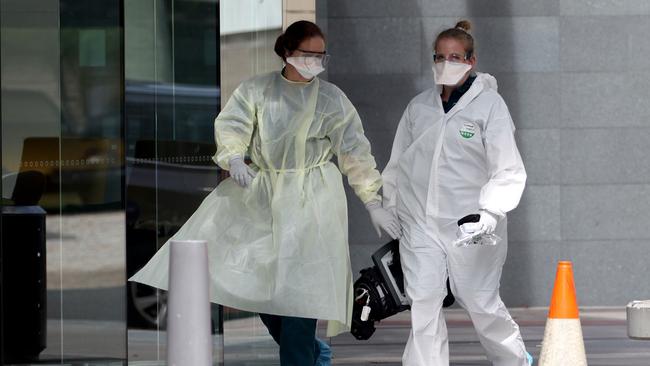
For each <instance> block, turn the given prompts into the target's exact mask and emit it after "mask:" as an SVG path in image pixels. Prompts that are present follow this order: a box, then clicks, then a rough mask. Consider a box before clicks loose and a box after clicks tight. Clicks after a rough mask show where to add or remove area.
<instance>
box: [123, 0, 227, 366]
mask: <svg viewBox="0 0 650 366" xmlns="http://www.w3.org/2000/svg"><path fill="white" fill-rule="evenodd" d="M124 42H125V43H124V46H125V52H124V60H125V155H126V190H125V205H126V268H127V271H126V273H127V277H130V276H132V275H133V274H135V273H136V272H137V271H138V270H139V269H140V268H142V267H143V266H144V265H145V264H146V263H147V262H148V261H149V259H151V257H152V256H153V255H154V254H155V253H156V251H157V250H158V249H159V248H160V247H161V246H162V245H163V244H164V243H165V242H166V241H167V240H168V239H169V238H170V237H171V236H172V235H173V234H174V233H176V231H178V229H179V228H180V227H181V226H182V225H183V223H184V222H185V221H186V220H187V219H188V218H189V217H190V216H191V215H192V213H193V212H194V211H195V210H196V208H197V207H198V206H199V204H200V203H201V201H202V200H203V199H204V198H205V196H207V195H208V193H210V192H211V191H212V190H213V189H214V188H215V187H216V186H217V184H218V183H219V181H220V179H221V177H222V175H223V174H222V172H221V171H220V170H219V168H218V167H217V166H216V165H215V164H214V162H213V161H212V155H213V154H214V152H215V150H216V146H215V143H214V137H213V136H214V133H213V121H214V118H215V117H216V115H217V114H218V113H219V110H220V107H221V104H220V100H221V99H220V95H221V89H220V74H219V59H220V57H219V4H218V2H217V1H212V0H125V1H124ZM126 286H127V291H126V296H127V313H128V326H129V331H128V354H129V361H130V362H131V363H132V364H136V365H137V364H139V363H142V364H147V365H151V364H164V360H165V355H166V337H167V335H166V315H167V311H166V310H167V293H166V292H165V291H161V290H158V289H155V288H152V287H149V286H146V285H142V284H139V283H135V282H128V283H127V285H126ZM212 308H213V321H212V329H213V334H214V337H213V340H214V342H213V343H214V347H213V349H214V355H215V363H218V362H220V361H221V359H222V357H221V354H222V352H223V348H222V342H223V338H222V336H221V334H222V327H221V317H220V314H221V311H220V309H219V307H218V306H216V305H213V307H212Z"/></svg>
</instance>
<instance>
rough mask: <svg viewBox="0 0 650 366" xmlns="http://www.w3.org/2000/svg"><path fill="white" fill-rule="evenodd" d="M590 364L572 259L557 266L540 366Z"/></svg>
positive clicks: (578, 365) (582, 365) (584, 365)
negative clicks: (579, 311)
mask: <svg viewBox="0 0 650 366" xmlns="http://www.w3.org/2000/svg"><path fill="white" fill-rule="evenodd" d="M568 365H571V366H587V356H586V354H585V344H584V341H583V339H582V327H581V325H580V316H579V313H578V301H577V299H576V289H575V285H574V283H573V269H572V266H571V262H568V261H560V262H559V263H558V265H557V275H556V277H555V286H554V287H553V297H552V298H551V308H550V310H549V313H548V319H547V321H546V329H545V330H544V341H543V342H542V352H541V354H540V358H539V366H568Z"/></svg>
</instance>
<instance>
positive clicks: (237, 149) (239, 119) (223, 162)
mask: <svg viewBox="0 0 650 366" xmlns="http://www.w3.org/2000/svg"><path fill="white" fill-rule="evenodd" d="M252 89H253V86H252V85H249V83H247V82H245V83H242V84H241V85H240V86H239V87H237V89H235V91H234V92H233V94H232V96H231V97H230V99H229V100H228V103H226V105H225V107H224V108H223V109H222V110H221V112H220V113H219V115H218V116H217V118H216V119H215V120H214V136H215V141H216V142H217V152H216V154H215V155H214V157H213V158H212V160H214V161H215V162H216V163H217V164H219V166H220V167H221V168H223V169H226V170H230V166H229V164H228V162H229V161H230V159H231V158H232V157H233V156H235V155H239V156H241V157H242V158H243V157H244V155H246V152H247V151H248V146H249V145H250V142H251V136H252V135H253V130H254V126H255V123H256V121H255V114H256V110H255V102H254V100H253V97H252V95H253V90H252Z"/></svg>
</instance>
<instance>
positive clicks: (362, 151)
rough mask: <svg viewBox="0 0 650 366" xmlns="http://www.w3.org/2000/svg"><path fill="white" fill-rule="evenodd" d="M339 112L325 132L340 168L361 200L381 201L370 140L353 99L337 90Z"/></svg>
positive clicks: (378, 177)
mask: <svg viewBox="0 0 650 366" xmlns="http://www.w3.org/2000/svg"><path fill="white" fill-rule="evenodd" d="M335 102H336V106H337V108H339V106H340V113H337V114H336V116H337V117H336V118H337V119H338V120H337V121H336V122H335V123H334V126H333V128H332V130H331V131H330V132H329V133H328V137H329V139H330V141H331V142H332V149H333V151H334V153H335V154H336V156H337V158H338V163H339V169H340V170H341V173H343V175H345V176H347V177H348V183H349V184H350V186H351V187H352V189H353V190H354V192H355V194H356V195H357V197H359V199H361V201H362V202H363V203H368V202H371V201H381V196H379V194H378V193H377V192H378V191H379V189H380V188H381V185H382V181H381V175H380V174H379V171H378V170H377V163H376V162H375V158H374V157H373V156H372V154H371V152H370V142H369V141H368V139H367V138H366V136H365V134H364V131H363V125H362V124H361V118H360V117H359V113H357V110H356V109H355V108H354V106H353V105H352V102H350V100H349V99H348V98H347V97H346V96H345V94H343V92H340V93H339V95H338V96H337V98H336V101H335Z"/></svg>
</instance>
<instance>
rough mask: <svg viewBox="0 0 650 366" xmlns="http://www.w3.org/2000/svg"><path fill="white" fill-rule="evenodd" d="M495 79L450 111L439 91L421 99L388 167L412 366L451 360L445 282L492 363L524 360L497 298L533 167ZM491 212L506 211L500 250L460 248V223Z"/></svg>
mask: <svg viewBox="0 0 650 366" xmlns="http://www.w3.org/2000/svg"><path fill="white" fill-rule="evenodd" d="M496 89H497V85H496V80H495V79H494V78H493V77H492V76H490V75H488V74H483V73H478V75H477V77H476V79H475V80H474V82H473V84H472V86H471V87H470V89H469V90H468V91H467V92H466V93H465V94H464V95H463V96H462V97H461V98H460V100H459V101H458V103H457V104H456V105H455V106H454V107H453V108H452V109H451V110H450V111H449V112H448V113H445V112H444V109H443V106H442V100H441V98H440V93H441V88H440V87H439V86H438V87H436V88H432V89H429V90H427V91H425V92H423V93H421V94H419V95H418V96H416V97H415V98H414V99H413V100H412V101H411V102H410V103H409V105H408V107H407V108H406V110H405V112H404V115H403V117H402V119H401V121H400V123H399V127H398V129H397V134H396V136H395V141H394V144H393V149H392V153H391V158H390V161H389V163H388V165H387V166H386V169H385V170H384V171H383V179H384V188H383V189H384V190H383V192H384V205H385V207H387V208H388V209H391V210H393V212H395V213H396V214H397V215H398V218H399V221H400V224H401V225H402V229H403V238H402V240H401V242H400V255H401V261H402V268H403V271H404V278H405V285H406V294H407V296H408V298H409V301H410V302H411V320H412V329H411V334H410V336H409V340H408V343H407V345H406V349H405V351H404V355H403V364H404V365H406V366H415V365H417V366H447V365H449V350H448V338H447V328H446V325H445V320H444V316H443V314H442V301H443V299H444V298H445V296H446V292H447V290H446V285H445V281H446V278H447V276H449V280H450V284H451V289H452V292H453V293H454V295H455V296H456V300H457V301H458V303H459V304H460V305H461V306H462V307H463V308H465V309H466V310H467V311H468V312H469V315H470V317H471V319H472V322H473V324H474V327H475V329H476V331H477V333H478V335H479V339H480V341H481V344H482V345H483V347H484V348H485V350H486V352H487V355H488V359H489V360H490V361H491V362H492V363H493V364H494V365H498V366H527V365H528V362H527V361H526V350H525V346H524V343H523V340H522V338H521V335H520V332H519V327H518V326H517V324H516V323H515V322H514V321H513V320H512V318H511V317H510V314H509V313H508V310H507V309H506V307H505V305H504V304H503V302H502V301H501V298H500V296H499V281H500V277H501V270H502V267H503V264H504V261H505V258H506V251H507V242H508V241H507V228H506V225H507V220H506V217H505V215H506V212H508V211H510V210H512V209H514V208H515V207H516V206H517V204H518V203H519V199H520V198H521V195H522V192H523V189H524V185H525V182H526V172H525V170H524V166H523V163H522V160H521V156H520V155H519V151H518V150H517V146H516V143H515V138H514V130H515V128H514V124H513V122H512V119H511V117H510V113H509V112H508V108H507V107H506V104H505V102H504V101H503V99H502V98H501V96H500V95H499V94H498V93H497V90H496ZM480 209H482V210H487V211H489V212H491V213H493V214H496V215H497V216H499V217H500V220H499V223H498V225H497V227H496V229H495V232H496V234H497V235H498V236H499V237H501V238H502V239H503V240H502V241H501V242H500V243H499V244H497V245H496V246H489V245H484V246H476V247H459V248H457V247H454V246H453V241H454V240H455V239H456V231H457V228H458V227H457V224H456V222H457V220H458V219H460V218H462V217H464V216H466V215H468V214H473V213H477V212H478V211H479V210H480Z"/></svg>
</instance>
